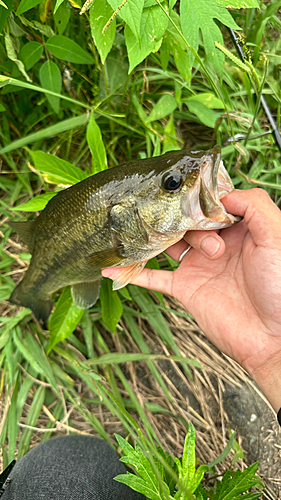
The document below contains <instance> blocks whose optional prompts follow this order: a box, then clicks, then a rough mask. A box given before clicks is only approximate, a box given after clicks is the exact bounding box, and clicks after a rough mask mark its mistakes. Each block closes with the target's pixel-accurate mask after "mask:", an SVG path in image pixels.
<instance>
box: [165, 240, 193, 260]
mask: <svg viewBox="0 0 281 500" xmlns="http://www.w3.org/2000/svg"><path fill="white" fill-rule="evenodd" d="M188 248H190V245H189V244H188V243H186V241H185V240H183V239H182V240H180V241H178V242H177V243H175V244H174V245H172V246H171V247H169V248H167V250H165V253H166V254H168V255H169V256H170V257H172V259H174V260H176V261H179V260H180V257H181V255H182V254H183V253H184V252H185V251H186V250H187V249H188Z"/></svg>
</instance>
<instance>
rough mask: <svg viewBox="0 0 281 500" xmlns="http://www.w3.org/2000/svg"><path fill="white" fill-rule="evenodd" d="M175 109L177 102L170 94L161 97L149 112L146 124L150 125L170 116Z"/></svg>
mask: <svg viewBox="0 0 281 500" xmlns="http://www.w3.org/2000/svg"><path fill="white" fill-rule="evenodd" d="M176 108H177V102H176V100H175V98H174V97H173V96H172V95H170V94H165V95H163V96H162V97H160V99H159V101H158V102H157V104H156V106H155V107H154V108H153V110H152V111H151V113H150V115H149V117H148V118H147V120H146V122H147V123H150V122H153V121H155V120H161V118H164V117H165V116H167V115H170V114H171V113H172V112H173V111H175V109H176Z"/></svg>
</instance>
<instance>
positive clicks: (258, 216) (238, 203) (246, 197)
mask: <svg viewBox="0 0 281 500" xmlns="http://www.w3.org/2000/svg"><path fill="white" fill-rule="evenodd" d="M222 202H223V204H224V206H225V208H226V210H227V211H228V212H229V213H231V214H234V215H240V216H242V217H243V218H244V221H245V223H246V224H247V226H248V228H249V231H250V233H251V235H252V238H253V240H254V242H255V244H256V245H261V246H273V247H276V244H278V246H279V245H281V232H280V227H281V212H280V210H279V208H278V207H277V206H276V205H275V203H274V202H273V201H272V200H271V198H270V197H269V195H268V194H267V192H266V191H264V190H263V189H256V188H255V189H248V190H245V191H239V190H235V191H232V192H231V193H229V194H228V195H227V196H225V197H224V198H223V200H222Z"/></svg>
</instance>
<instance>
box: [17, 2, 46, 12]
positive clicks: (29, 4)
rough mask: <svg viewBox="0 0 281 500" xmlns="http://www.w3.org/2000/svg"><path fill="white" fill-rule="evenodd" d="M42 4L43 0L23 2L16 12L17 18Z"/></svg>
mask: <svg viewBox="0 0 281 500" xmlns="http://www.w3.org/2000/svg"><path fill="white" fill-rule="evenodd" d="M40 2H41V0H21V3H20V4H19V6H18V9H17V12H16V14H17V16H20V15H21V14H23V13H24V12H26V11H27V10H30V9H32V8H33V7H35V6H36V5H38V4H39V3H40Z"/></svg>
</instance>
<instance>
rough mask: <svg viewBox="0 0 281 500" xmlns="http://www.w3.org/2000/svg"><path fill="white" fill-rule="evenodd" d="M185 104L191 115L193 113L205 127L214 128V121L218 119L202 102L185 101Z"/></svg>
mask: <svg viewBox="0 0 281 500" xmlns="http://www.w3.org/2000/svg"><path fill="white" fill-rule="evenodd" d="M186 104H187V106H188V109H189V111H190V112H191V113H193V114H194V115H195V116H197V118H199V120H200V121H201V122H202V123H204V125H206V126H207V127H211V128H215V125H216V121H217V119H218V118H219V117H220V114H219V113H216V112H215V111H213V110H212V109H209V108H207V106H205V105H204V104H203V103H202V102H198V101H195V100H188V99H186Z"/></svg>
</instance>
